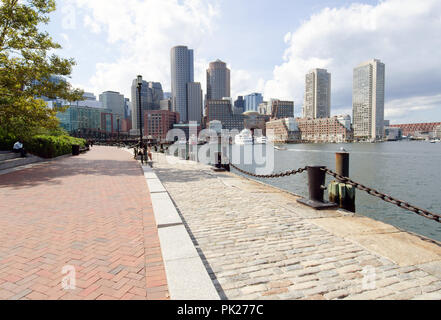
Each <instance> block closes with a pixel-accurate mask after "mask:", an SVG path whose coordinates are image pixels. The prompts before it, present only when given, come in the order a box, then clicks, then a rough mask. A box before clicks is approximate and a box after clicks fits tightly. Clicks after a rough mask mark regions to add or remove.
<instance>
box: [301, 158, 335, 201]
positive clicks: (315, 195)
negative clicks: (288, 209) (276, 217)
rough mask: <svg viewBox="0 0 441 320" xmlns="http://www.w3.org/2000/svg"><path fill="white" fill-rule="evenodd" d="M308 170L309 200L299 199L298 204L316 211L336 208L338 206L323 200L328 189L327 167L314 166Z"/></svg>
mask: <svg viewBox="0 0 441 320" xmlns="http://www.w3.org/2000/svg"><path fill="white" fill-rule="evenodd" d="M307 169H308V189H309V199H308V200H306V199H299V200H297V202H299V203H302V204H305V205H307V206H308V207H311V208H314V209H316V210H324V209H331V208H336V207H337V204H335V203H332V202H327V201H324V200H323V196H324V191H325V189H326V187H325V183H326V173H325V171H324V169H326V167H322V166H314V167H307Z"/></svg>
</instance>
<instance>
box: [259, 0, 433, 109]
mask: <svg viewBox="0 0 441 320" xmlns="http://www.w3.org/2000/svg"><path fill="white" fill-rule="evenodd" d="M440 16H441V1H439V0H420V1H414V0H388V1H382V2H380V3H379V4H378V5H376V6H371V5H363V4H353V5H351V6H348V7H342V8H334V9H329V8H327V9H324V10H322V11H321V12H319V13H317V14H315V15H313V16H311V17H310V19H309V20H307V21H306V22H304V23H303V24H302V25H301V27H299V28H298V29H297V30H296V31H295V32H291V33H287V34H286V35H285V37H284V41H285V42H286V43H287V44H288V48H287V49H286V51H285V54H284V57H283V59H284V62H283V63H282V64H281V65H278V66H276V67H275V68H274V71H273V79H271V80H269V81H267V82H266V84H265V97H266V98H269V97H281V98H291V99H294V100H295V102H296V106H301V105H303V94H304V86H305V83H304V82H305V74H306V72H307V71H308V70H309V69H312V68H327V69H328V71H329V72H331V74H332V108H333V110H334V111H340V110H350V109H351V103H352V71H353V68H354V67H355V66H356V65H358V64H359V63H361V62H363V61H366V60H370V59H372V58H378V59H380V60H382V62H384V63H385V64H386V101H391V103H389V104H388V106H389V111H387V110H386V112H387V113H386V114H387V116H390V117H395V116H398V113H397V111H396V110H398V108H399V107H400V106H401V108H406V106H408V105H409V104H412V103H414V102H415V101H414V100H412V99H413V97H423V98H424V97H426V96H434V95H436V94H437V93H439V92H440V91H439V89H440V83H441V59H440V58H439V57H440V56H441V37H440V34H441V19H440ZM406 98H409V99H411V100H409V101H407V102H406V103H405V101H406V100H404V99H406ZM396 99H400V100H396ZM417 99H418V98H417ZM392 100H394V102H393V103H392ZM399 104H401V105H399ZM418 105H419V104H418V103H417V104H416V106H418ZM392 106H394V107H392ZM414 107H415V105H414ZM394 110H395V111H394ZM394 112H395V113H394Z"/></svg>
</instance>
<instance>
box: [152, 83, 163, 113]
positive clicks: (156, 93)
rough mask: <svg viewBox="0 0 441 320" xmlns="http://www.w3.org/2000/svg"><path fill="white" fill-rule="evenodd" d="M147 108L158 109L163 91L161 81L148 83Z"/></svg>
mask: <svg viewBox="0 0 441 320" xmlns="http://www.w3.org/2000/svg"><path fill="white" fill-rule="evenodd" d="M148 84H149V102H148V103H149V109H150V110H159V109H160V101H161V100H162V99H164V92H163V91H162V86H161V83H159V82H152V81H150V82H149V83H148Z"/></svg>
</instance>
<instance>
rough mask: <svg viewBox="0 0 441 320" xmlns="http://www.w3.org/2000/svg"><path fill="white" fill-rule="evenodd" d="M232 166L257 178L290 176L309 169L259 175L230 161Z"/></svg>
mask: <svg viewBox="0 0 441 320" xmlns="http://www.w3.org/2000/svg"><path fill="white" fill-rule="evenodd" d="M230 166H231V167H233V168H234V169H236V170H237V171H239V172H241V173H243V174H246V175H248V176H251V177H255V178H264V179H272V178H281V177H288V176H292V175H295V174H298V173H302V172H304V171H306V170H307V168H306V167H305V168H300V169H297V170H291V171H286V172H280V173H275V174H268V175H259V174H255V173H251V172H248V171H245V170H242V169H241V168H238V167H236V166H235V165H234V164H232V163H230Z"/></svg>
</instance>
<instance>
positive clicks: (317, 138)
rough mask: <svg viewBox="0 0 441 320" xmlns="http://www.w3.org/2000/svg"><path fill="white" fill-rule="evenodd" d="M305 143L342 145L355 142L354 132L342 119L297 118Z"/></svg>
mask: <svg viewBox="0 0 441 320" xmlns="http://www.w3.org/2000/svg"><path fill="white" fill-rule="evenodd" d="M297 124H298V127H299V130H300V132H301V140H302V141H303V142H314V143H341V142H351V141H352V140H353V131H352V130H350V129H348V128H347V127H346V126H345V125H344V124H343V123H342V122H341V118H339V117H337V116H334V117H331V118H317V119H312V118H297Z"/></svg>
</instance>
